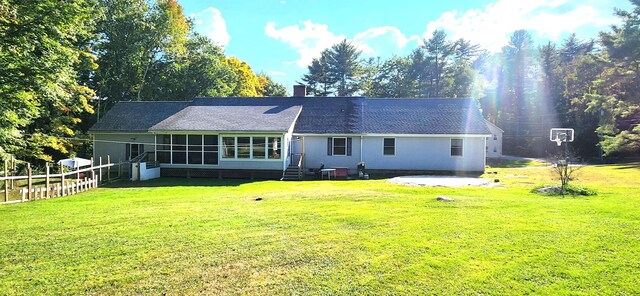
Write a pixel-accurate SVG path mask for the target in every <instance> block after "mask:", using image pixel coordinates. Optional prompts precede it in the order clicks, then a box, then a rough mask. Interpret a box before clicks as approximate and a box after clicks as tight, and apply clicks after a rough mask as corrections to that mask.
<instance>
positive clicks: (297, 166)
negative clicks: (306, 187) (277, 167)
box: [280, 154, 304, 181]
mask: <svg viewBox="0 0 640 296" xmlns="http://www.w3.org/2000/svg"><path fill="white" fill-rule="evenodd" d="M296 158H297V159H296ZM302 158H303V157H302V154H298V155H295V157H292V160H297V161H296V162H293V161H292V162H291V163H290V164H289V166H288V167H287V169H286V170H285V171H284V172H283V173H282V179H280V180H281V181H302V179H303V177H304V174H303V168H302Z"/></svg>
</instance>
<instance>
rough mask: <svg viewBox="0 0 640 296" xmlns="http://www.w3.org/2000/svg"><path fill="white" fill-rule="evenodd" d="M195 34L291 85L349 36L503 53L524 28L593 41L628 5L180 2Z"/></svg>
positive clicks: (367, 46)
mask: <svg viewBox="0 0 640 296" xmlns="http://www.w3.org/2000/svg"><path fill="white" fill-rule="evenodd" d="M179 3H180V4H181V5H182V6H183V7H184V12H185V14H186V15H188V16H190V17H191V18H192V19H193V20H194V23H195V27H196V31H198V32H200V33H202V34H204V35H206V36H208V37H209V38H211V39H212V40H213V41H215V42H216V43H218V44H220V45H222V46H223V47H224V49H225V52H226V54H227V55H228V56H235V57H237V58H239V59H241V60H243V61H246V62H247V63H249V65H251V67H252V68H253V70H254V71H255V72H264V73H267V74H269V75H270V76H271V77H272V78H273V79H274V80H275V81H277V82H279V83H282V84H284V85H285V86H286V87H287V89H288V90H289V92H291V87H292V85H293V84H295V82H296V81H297V80H299V79H300V77H301V76H302V75H303V74H304V73H306V65H307V64H308V63H309V61H310V60H311V59H312V58H314V57H317V56H319V53H320V52H321V51H322V50H323V49H325V48H327V47H329V46H331V45H332V44H334V43H336V42H337V41H339V40H342V39H344V38H346V39H348V40H350V41H352V42H354V44H356V45H357V46H358V47H359V48H360V49H361V50H362V51H363V55H364V56H365V57H366V56H372V57H378V56H379V57H381V58H388V57H390V56H392V55H394V54H395V55H405V54H407V53H408V52H410V51H411V50H412V49H414V48H416V47H417V46H418V44H419V43H420V40H421V39H422V38H425V37H426V38H428V37H429V36H430V34H431V32H433V30H436V29H444V30H445V31H446V32H447V34H448V35H449V36H450V37H452V38H456V39H457V38H465V39H469V40H471V41H473V42H474V43H478V44H480V45H481V46H482V47H483V48H486V49H489V50H492V51H499V50H500V48H501V47H502V46H504V45H505V44H506V42H507V40H508V36H509V34H510V33H511V32H513V31H515V30H518V29H526V30H529V32H530V33H531V34H532V35H533V36H534V38H535V39H536V41H538V42H546V41H548V40H550V41H561V40H562V38H564V37H566V35H567V34H569V33H571V32H575V33H577V34H578V37H579V38H583V39H586V38H592V37H596V34H597V32H598V31H601V30H606V29H607V28H608V27H609V26H610V25H611V24H613V23H614V22H616V21H617V20H616V18H615V17H614V16H613V9H614V7H617V8H622V9H629V8H630V7H631V5H630V4H629V2H628V1H627V0H493V1H490V0H477V1H464V0H448V1H426V0H410V1H409V0H407V1H405V0H395V1H382V0H380V1H376V0H373V1H348V0H341V1H337V0H310V1H302V0H253V1H248V0H208V1H206V0H179Z"/></svg>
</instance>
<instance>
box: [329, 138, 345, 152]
mask: <svg viewBox="0 0 640 296" xmlns="http://www.w3.org/2000/svg"><path fill="white" fill-rule="evenodd" d="M336 139H344V154H336ZM347 154H348V153H347V137H333V138H332V139H331V155H332V156H347Z"/></svg>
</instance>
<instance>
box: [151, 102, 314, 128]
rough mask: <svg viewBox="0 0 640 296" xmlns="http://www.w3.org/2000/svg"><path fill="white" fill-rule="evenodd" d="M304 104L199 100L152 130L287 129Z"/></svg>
mask: <svg viewBox="0 0 640 296" xmlns="http://www.w3.org/2000/svg"><path fill="white" fill-rule="evenodd" d="M300 109H302V106H300V105H295V104H291V103H290V102H286V101H283V100H273V99H257V98H248V99H220V98H216V99H196V100H194V102H193V103H192V104H191V105H190V106H187V107H186V108H184V109H182V110H180V111H179V112H178V113H176V114H174V115H172V116H171V117H169V118H167V119H165V120H163V121H161V122H160V123H158V124H156V125H154V126H153V127H151V128H150V129H149V130H150V131H264V132H267V131H275V132H286V131H288V130H289V128H291V126H292V125H293V123H294V121H295V119H296V117H297V116H298V114H299V113H300Z"/></svg>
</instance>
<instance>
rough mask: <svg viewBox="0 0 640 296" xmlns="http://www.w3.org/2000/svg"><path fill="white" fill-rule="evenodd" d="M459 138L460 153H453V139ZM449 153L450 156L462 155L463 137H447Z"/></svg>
mask: <svg viewBox="0 0 640 296" xmlns="http://www.w3.org/2000/svg"><path fill="white" fill-rule="evenodd" d="M454 140H460V155H453V151H451V150H452V149H453V141H454ZM449 155H450V156H451V157H464V139H463V138H451V139H449Z"/></svg>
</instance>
